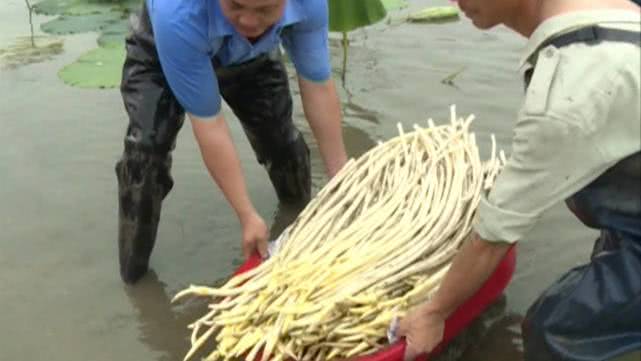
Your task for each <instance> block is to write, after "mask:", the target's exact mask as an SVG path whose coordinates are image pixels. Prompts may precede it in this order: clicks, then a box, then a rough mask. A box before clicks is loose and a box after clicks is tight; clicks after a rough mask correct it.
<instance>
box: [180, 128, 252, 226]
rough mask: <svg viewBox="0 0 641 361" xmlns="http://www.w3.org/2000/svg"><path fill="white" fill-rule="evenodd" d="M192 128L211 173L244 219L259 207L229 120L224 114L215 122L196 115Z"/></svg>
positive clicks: (239, 216)
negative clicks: (250, 192) (248, 185)
mask: <svg viewBox="0 0 641 361" xmlns="http://www.w3.org/2000/svg"><path fill="white" fill-rule="evenodd" d="M192 127H193V129H194V135H195V136H196V139H197V141H198V145H199V146H200V151H201V154H202V157H203V161H204V162H205V165H206V167H207V169H208V170H209V174H210V175H211V176H212V178H213V179H214V181H215V182H216V184H217V185H218V187H219V188H220V189H221V191H222V192H223V194H224V195H225V198H226V199H227V201H228V202H229V203H230V205H231V206H232V208H233V209H234V211H235V212H236V214H237V215H238V218H239V219H240V220H241V221H242V219H243V218H244V217H246V216H247V215H250V214H252V213H254V212H255V210H254V208H253V205H252V203H251V201H250V199H249V195H248V193H247V188H246V185H245V177H244V176H243V172H242V168H241V166H240V162H239V160H238V155H237V153H236V149H235V147H234V144H233V142H232V139H231V136H230V134H229V129H228V128H227V123H226V122H225V120H224V119H223V117H222V116H219V117H217V118H216V120H213V121H212V120H209V121H202V120H198V119H197V118H196V119H192Z"/></svg>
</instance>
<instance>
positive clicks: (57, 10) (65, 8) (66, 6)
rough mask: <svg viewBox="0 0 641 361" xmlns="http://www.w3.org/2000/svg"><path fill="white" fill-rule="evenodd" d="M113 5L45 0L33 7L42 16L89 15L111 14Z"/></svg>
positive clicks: (94, 2)
mask: <svg viewBox="0 0 641 361" xmlns="http://www.w3.org/2000/svg"><path fill="white" fill-rule="evenodd" d="M112 7H113V4H110V3H104V2H98V1H90V0H43V1H40V2H37V3H36V4H34V5H33V10H34V12H35V13H36V14H41V15H89V14H98V13H105V12H109V11H110V10H111V8H112Z"/></svg>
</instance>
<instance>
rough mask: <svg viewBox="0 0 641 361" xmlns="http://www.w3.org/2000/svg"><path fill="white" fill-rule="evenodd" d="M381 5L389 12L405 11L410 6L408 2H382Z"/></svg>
mask: <svg viewBox="0 0 641 361" xmlns="http://www.w3.org/2000/svg"><path fill="white" fill-rule="evenodd" d="M381 3H382V4H383V6H384V7H385V9H387V11H390V10H398V9H403V8H406V7H407V6H409V3H408V2H407V0H381Z"/></svg>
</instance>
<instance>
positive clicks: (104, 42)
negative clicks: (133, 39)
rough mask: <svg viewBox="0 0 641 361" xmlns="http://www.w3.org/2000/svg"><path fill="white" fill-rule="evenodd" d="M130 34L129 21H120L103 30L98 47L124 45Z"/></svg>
mask: <svg viewBox="0 0 641 361" xmlns="http://www.w3.org/2000/svg"><path fill="white" fill-rule="evenodd" d="M128 33H129V21H128V20H124V19H123V20H120V21H118V22H115V23H113V24H109V25H107V26H105V27H104V28H102V30H101V32H100V36H99V37H98V45H100V46H110V45H113V44H123V43H124V41H125V37H126V36H127V34H128Z"/></svg>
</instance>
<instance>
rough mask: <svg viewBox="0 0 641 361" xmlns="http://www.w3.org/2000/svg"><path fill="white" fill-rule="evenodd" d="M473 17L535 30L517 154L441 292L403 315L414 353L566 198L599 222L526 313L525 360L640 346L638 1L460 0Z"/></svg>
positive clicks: (433, 341) (525, 63) (586, 356)
mask: <svg viewBox="0 0 641 361" xmlns="http://www.w3.org/2000/svg"><path fill="white" fill-rule="evenodd" d="M459 5H460V7H461V9H462V10H463V11H464V12H465V13H466V15H467V16H468V17H469V18H471V19H472V21H473V23H474V25H476V26H477V27H478V28H481V29H488V28H491V27H493V26H495V25H498V24H505V25H506V26H508V27H510V28H512V29H513V30H515V31H517V32H519V33H520V34H522V35H523V36H525V37H528V38H529V42H528V45H527V48H526V50H525V54H524V57H523V60H522V62H521V69H522V71H523V75H524V78H525V81H526V88H527V90H526V96H525V101H524V103H523V106H522V108H521V109H520V111H519V113H518V118H517V123H516V126H515V129H514V138H513V146H512V155H511V157H510V159H509V161H508V163H507V164H506V166H505V168H504V169H503V171H502V173H501V174H500V176H499V177H498V178H497V181H496V183H495V186H494V188H493V189H492V190H491V192H489V194H487V195H485V196H484V197H483V199H482V201H481V204H480V206H479V210H478V214H477V218H476V222H475V227H474V234H473V237H472V241H471V242H469V243H467V244H466V245H465V246H463V247H462V249H461V250H460V252H459V253H458V255H457V257H456V258H455V260H454V262H453V265H452V268H451V270H450V271H449V273H448V275H447V276H446V278H445V280H444V281H443V284H442V285H441V287H440V289H439V290H438V292H437V293H436V294H435V295H434V297H433V298H432V299H431V300H430V301H429V302H428V303H426V304H424V305H421V306H419V307H417V308H416V309H415V310H413V311H412V312H410V313H409V314H408V315H407V316H406V317H405V318H404V319H403V320H401V323H400V328H399V334H400V335H401V336H405V338H406V341H407V344H408V346H407V350H406V359H407V360H413V359H414V358H415V357H416V356H417V355H419V354H421V353H426V352H430V351H431V350H432V349H433V348H434V347H435V346H436V345H437V344H438V343H439V342H440V340H441V339H442V336H443V328H444V320H445V319H447V318H448V317H449V315H450V314H452V313H453V312H454V311H455V310H456V308H457V307H458V306H460V305H461V304H462V303H463V302H464V301H465V300H466V299H468V298H469V297H470V296H471V295H473V294H474V293H475V292H476V291H477V290H478V289H479V288H480V286H481V285H482V284H483V283H484V282H485V281H486V280H487V279H488V277H489V275H490V274H491V273H492V272H493V270H494V269H495V268H496V266H497V264H498V263H499V262H500V260H501V259H502V258H503V256H504V255H505V253H506V252H507V250H508V249H509V248H510V247H511V246H512V244H514V243H516V242H517V241H519V240H521V239H523V236H524V235H525V234H526V233H527V232H528V231H530V230H531V229H532V227H533V226H534V225H535V224H536V222H537V221H538V220H539V218H540V217H541V214H542V213H543V212H544V211H545V210H547V209H548V208H550V207H551V206H552V205H554V204H555V203H557V202H559V201H563V200H565V201H566V202H567V204H568V206H569V207H570V209H571V210H572V211H573V212H574V213H575V214H576V215H577V217H579V219H581V221H583V223H585V224H586V225H587V226H589V227H591V228H595V229H600V230H601V237H600V238H599V240H597V243H596V245H595V247H594V253H593V256H592V259H591V261H590V263H588V264H587V265H585V266H581V267H578V268H575V269H573V270H571V271H570V272H568V273H567V274H566V275H564V276H563V277H562V278H561V279H560V280H559V281H557V282H556V283H555V284H554V285H553V286H551V287H550V288H549V289H548V290H546V291H545V292H544V293H543V294H542V295H541V297H540V298H539V299H538V300H537V301H536V302H535V303H534V305H533V306H532V307H531V308H530V310H529V311H528V314H527V317H526V320H525V322H524V323H523V335H524V345H525V359H526V361H533V360H536V361H538V360H541V361H556V360H568V361H575V360H576V361H578V360H610V359H612V358H614V357H619V356H621V355H627V354H630V353H631V352H637V353H635V355H640V353H638V352H639V350H641V109H640V100H641V79H640V77H641V74H640V73H641V61H640V53H641V48H640V45H641V33H640V31H641V12H640V9H639V7H638V6H637V5H635V4H634V3H633V2H631V1H629V0H459Z"/></svg>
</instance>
